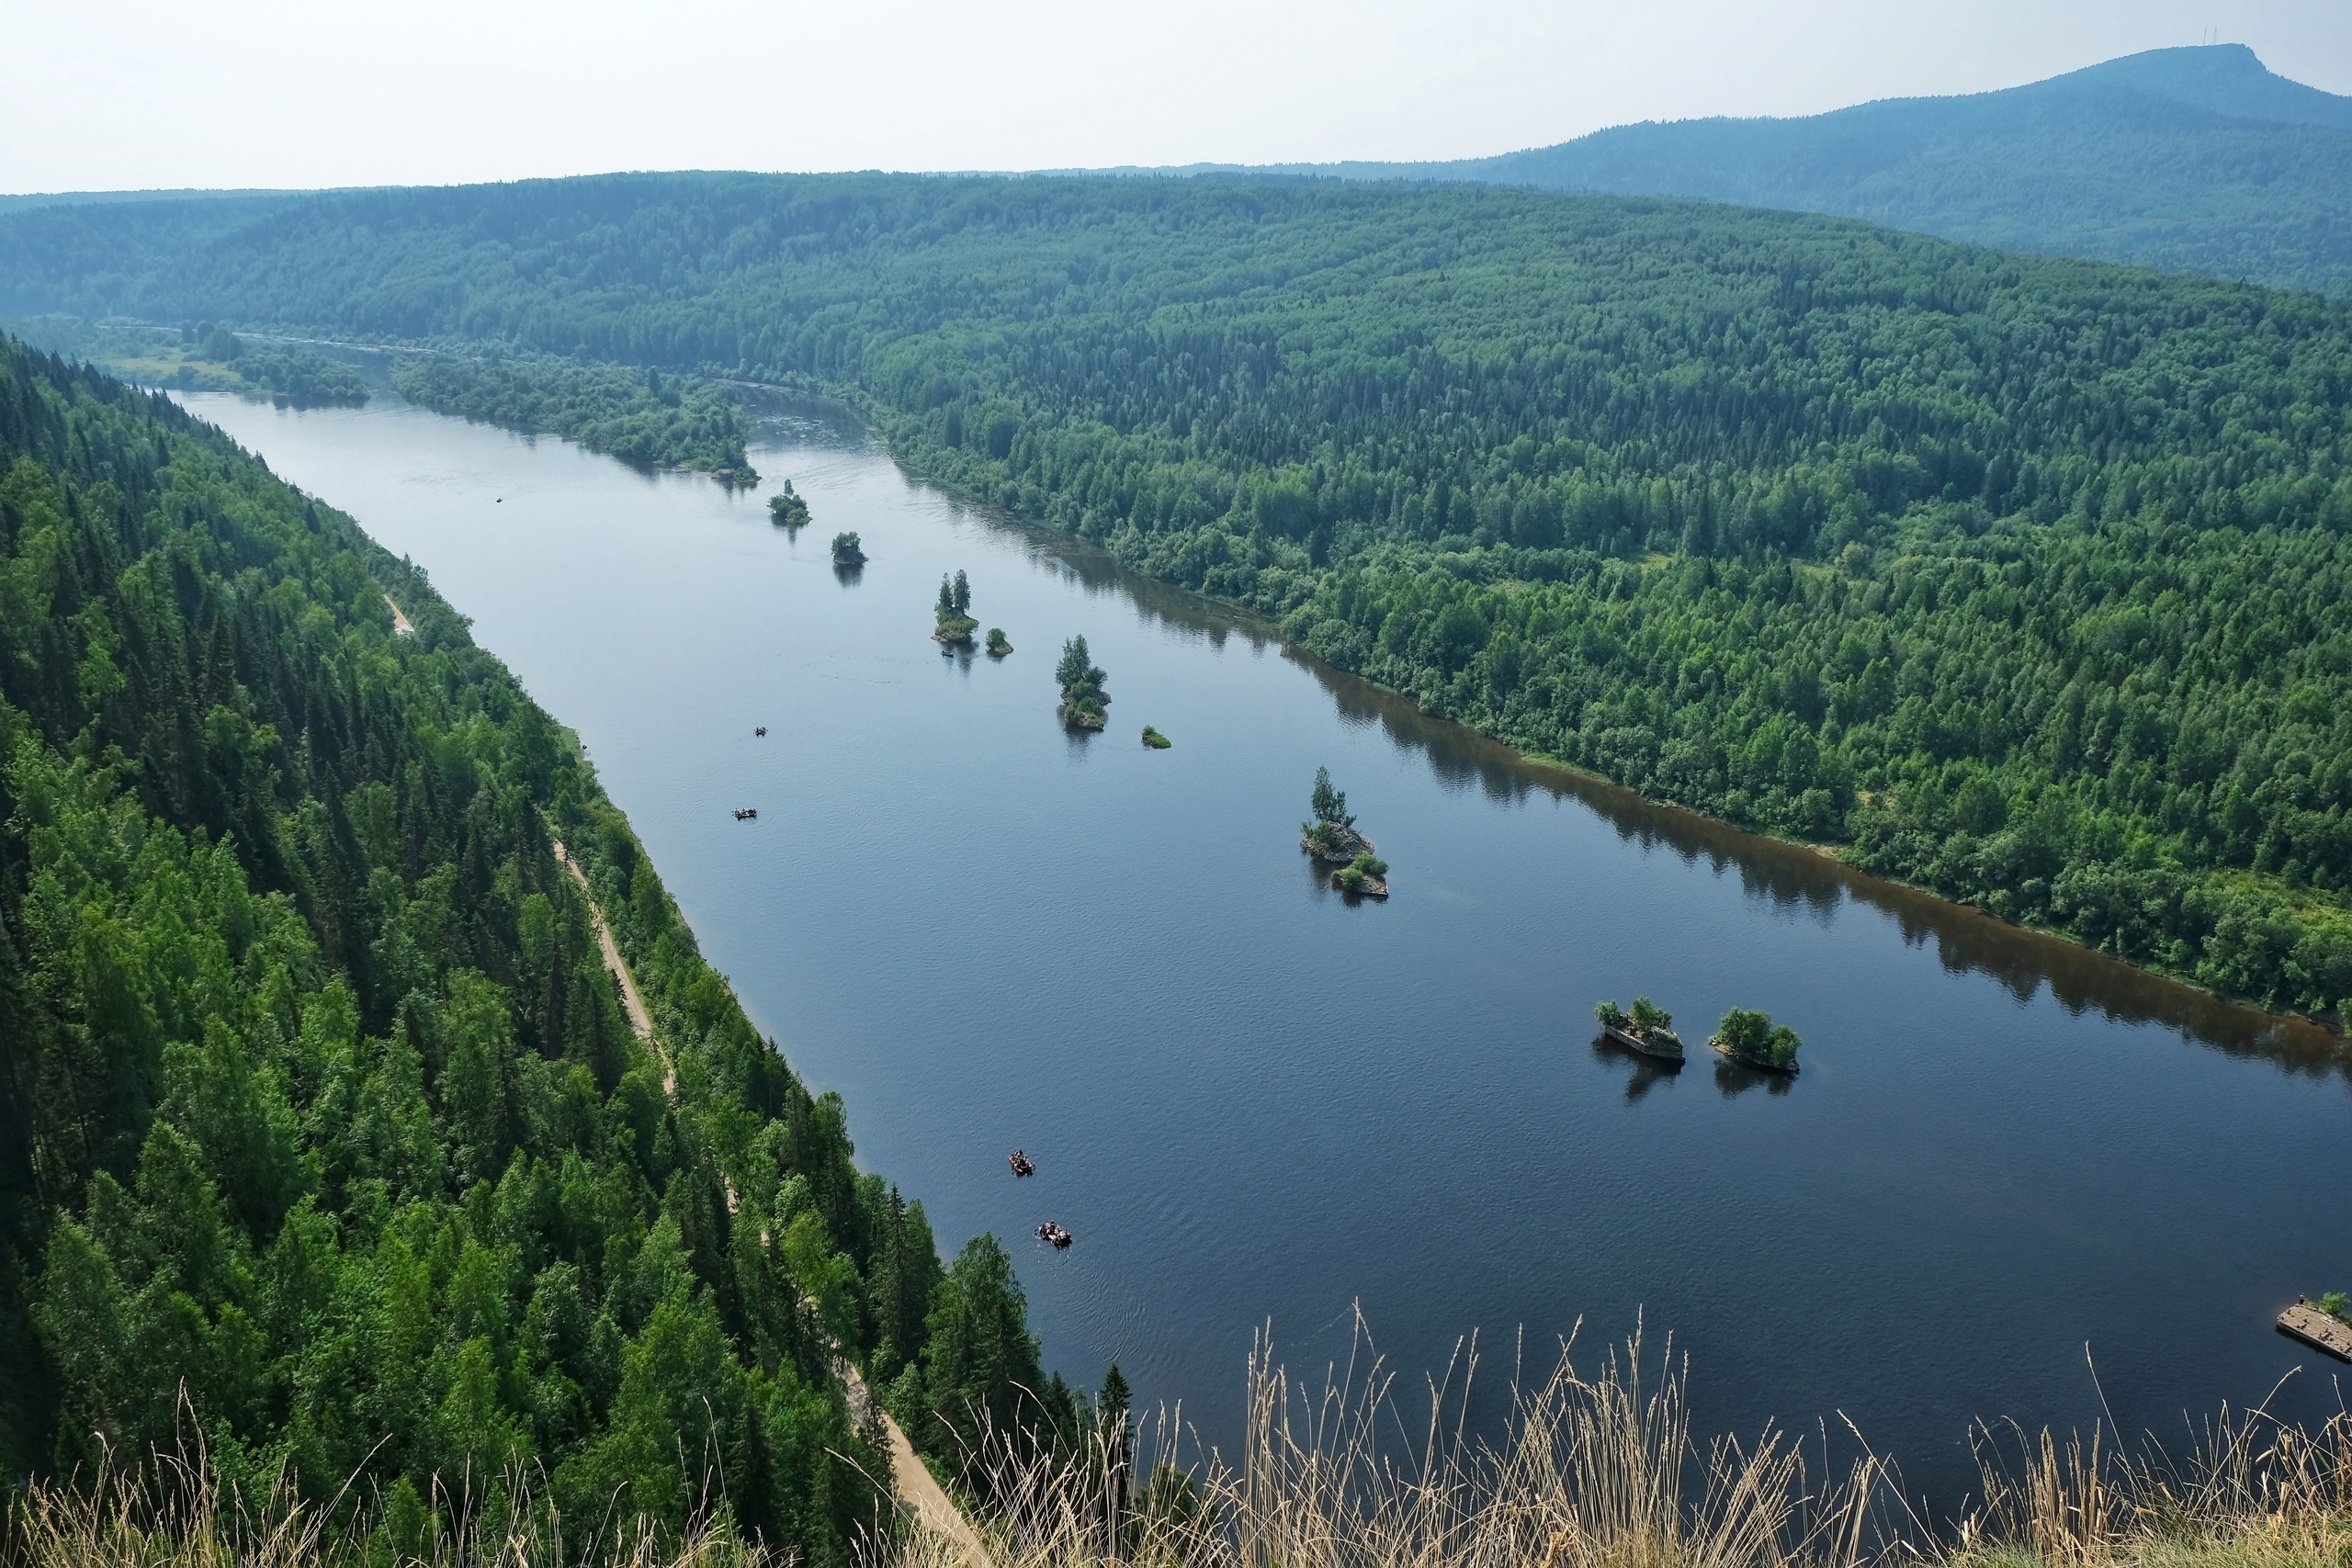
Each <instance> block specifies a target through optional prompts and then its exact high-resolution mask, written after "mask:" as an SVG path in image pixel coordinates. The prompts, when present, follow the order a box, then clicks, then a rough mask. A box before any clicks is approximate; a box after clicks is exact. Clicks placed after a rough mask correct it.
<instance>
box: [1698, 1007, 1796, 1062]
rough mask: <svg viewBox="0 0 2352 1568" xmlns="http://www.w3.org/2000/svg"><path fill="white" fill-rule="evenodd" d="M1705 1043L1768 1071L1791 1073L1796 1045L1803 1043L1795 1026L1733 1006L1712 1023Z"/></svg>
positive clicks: (1761, 1013) (1766, 1014) (1729, 1055)
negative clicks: (1711, 1029)
mask: <svg viewBox="0 0 2352 1568" xmlns="http://www.w3.org/2000/svg"><path fill="white" fill-rule="evenodd" d="M1707 1043H1708V1044H1709V1045H1712V1046H1713V1047H1714V1049H1715V1050H1716V1051H1718V1052H1720V1053H1721V1054H1722V1055H1725V1056H1728V1057H1730V1058H1731V1059H1732V1060H1733V1061H1735V1062H1740V1063H1744V1064H1746V1065H1747V1066H1751V1067H1761V1068H1763V1069H1764V1070H1765V1071H1766V1072H1768V1073H1794V1072H1795V1071H1796V1070H1797V1047H1798V1045H1800V1044H1801V1043H1802V1042H1801V1041H1799V1040H1798V1039H1797V1032H1796V1031H1795V1030H1793V1029H1791V1028H1790V1027H1789V1026H1788V1025H1787V1024H1785V1023H1781V1024H1775V1023H1774V1022H1773V1021H1772V1015H1771V1014H1770V1013H1766V1012H1757V1011H1754V1010H1751V1009H1748V1008H1734V1009H1732V1010H1730V1011H1729V1012H1727V1013H1725V1014H1724V1020H1723V1021H1722V1022H1721V1023H1719V1024H1717V1025H1715V1032H1714V1035H1713V1038H1711V1039H1710V1040H1708V1042H1707Z"/></svg>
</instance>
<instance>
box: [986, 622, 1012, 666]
mask: <svg viewBox="0 0 2352 1568" xmlns="http://www.w3.org/2000/svg"><path fill="white" fill-rule="evenodd" d="M1011 652H1012V644H1011V643H1010V642H1007V641H1006V640H1005V637H1004V628H1003V627H1002V626H990V627H989V638H988V655H989V658H990V659H1002V658H1003V657H1004V656H1005V655H1006V654H1008V653H1011Z"/></svg>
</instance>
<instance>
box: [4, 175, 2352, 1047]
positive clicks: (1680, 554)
mask: <svg viewBox="0 0 2352 1568" xmlns="http://www.w3.org/2000/svg"><path fill="white" fill-rule="evenodd" d="M0 297H5V299H6V302H7V303H9V304H12V305H14V306H15V307H16V308H18V309H41V310H81V311H85V312H89V313H101V312H105V311H120V312H127V313H135V314H143V315H146V316H149V317H151V318H153V319H157V320H174V319H178V318H180V317H183V316H192V315H198V314H220V315H233V316H234V317H235V319H238V320H241V321H254V322H260V323H281V324H288V325H291V324H304V325H310V326H314V327H322V326H332V327H333V328H334V330H336V331H337V332H341V333H373V334H378V335H380V336H384V337H387V338H392V337H401V336H410V337H424V336H429V335H434V334H450V333H455V334H463V335H469V336H472V337H476V338H481V339H486V340H493V341H502V342H513V343H517V344H523V345H525V346H527V347H531V348H535V349H538V350H542V351H547V352H557V353H566V354H581V355H588V356H592V357H598V358H605V359H609V360H613V361H616V362H624V363H630V364H636V365H640V366H642V365H655V366H660V367H671V368H687V369H694V370H698V371H701V372H703V373H707V374H726V375H730V376H744V377H751V378H768V379H778V380H786V381H794V382H798V383H802V384H808V385H815V386H821V387H825V388H829V389H834V390H837V391H841V392H843V393H845V394H847V395H849V396H851V397H853V398H855V399H857V400H860V401H861V402H862V403H863V404H864V406H865V407H866V408H867V409H868V410H869V411H870V412H872V413H873V414H874V416H875V417H876V420H877V422H878V423H880V424H881V426H882V427H883V429H884V430H886V431H887V432H888V434H889V436H890V438H891V439H892V441H893V442H894V444H895V445H896V446H897V448H898V449H899V451H900V452H901V453H902V454H903V455H904V456H906V457H908V458H909V459H910V461H911V462H913V463H914V464H916V465H917V466H919V467H921V468H923V469H925V470H926V471H928V472H930V473H932V474H933V475H935V476H937V477H939V478H940V479H944V480H945V481H946V482H949V483H951V484H954V485H956V486H958V487H960V488H962V489H964V490H966V491H970V492H972V493H975V494H977V495H979V496H981V497H984V498H986V499H988V500H990V501H993V502H999V503H1001V504H1003V505H1006V506H1008V507H1011V508H1013V509H1016V510H1018V511H1020V512H1022V513H1026V514H1028V515H1031V516H1034V517H1037V518H1040V519H1042V520H1044V521H1046V522H1050V523H1053V524H1057V525H1061V526H1063V527H1067V528H1069V529H1072V530H1074V531H1076V532H1079V533H1080V534H1083V535H1086V536H1089V537H1092V538H1096V539H1100V540H1102V541H1103V542H1104V543H1105V544H1106V545H1108V546H1109V547H1110V548H1112V549H1113V550H1114V551H1115V552H1116V553H1117V554H1118V555H1119V556H1120V557H1121V558H1124V559H1125V560H1127V561H1129V562H1131V563H1133V564H1135V565H1136V566H1138V567H1140V568H1142V569H1144V570H1148V571H1149V572H1151V573H1153V574H1155V575H1157V576H1159V577H1161V578H1164V579H1167V580H1169V581H1176V582H1180V583H1183V584H1185V585H1188V586H1191V587H1194V588H1198V589H1200V590H1202V591H1204V592H1208V593H1211V594H1215V595H1217V596H1219V597H1222V598H1225V599H1227V600H1230V601H1233V602H1235V603H1238V604H1244V605H1247V606H1250V607H1252V608H1254V609H1258V610H1261V611H1263V612H1265V613H1267V614H1269V615H1274V616H1277V617H1279V618H1281V620H1282V623H1283V626H1284V627H1285V629H1286V630H1287V631H1288V632H1289V633H1290V634H1291V635H1293V636H1294V637H1297V638H1299V639H1300V640H1301V641H1302V642H1304V643H1305V644H1306V646H1308V647H1310V648H1312V649H1316V650H1317V651H1318V652H1320V653H1322V654H1323V655H1325V656H1326V657H1328V658H1329V659H1331V660H1333V661H1335V662H1337V663H1339V664H1340V665H1342V666H1344V667H1347V668H1351V669H1355V670H1359V671H1363V672H1365V673H1367V674H1370V675H1372V676H1374V678H1375V679H1378V680H1381V681H1383V682H1386V683H1388V684H1390V685H1393V686H1395V687H1396V688H1397V689H1398V690H1401V691H1404V692H1407V693H1408V694H1412V695H1413V696H1415V697H1416V698H1417V699H1418V700H1419V701H1420V702H1421V703H1423V704H1424V705H1427V706H1429V707H1430V708H1431V709H1433V710H1434V711H1437V712H1439V713H1442V714H1445V715H1448V716H1454V717H1458V718H1462V719H1464V720H1465V721H1467V722H1470V723H1474V724H1476V725H1479V726H1481V727H1483V728H1487V729H1490V730H1492V731H1494V732H1496V733H1498V734H1500V735H1502V736H1504V737H1506V738H1508V739H1512V740H1514V741H1517V742H1518V743H1520V744H1521V745H1523V746H1527V747H1529V748H1531V749H1532V750H1538V751H1541V752H1544V753H1546V754H1549V755H1552V756H1555V757H1558V758H1561V759H1564V760H1566V761H1569V762H1571V763H1574V764H1576V765H1578V766H1582V767H1587V768H1590V769H1592V770H1594V771H1595V772H1598V773H1604V774H1606V775H1608V776H1610V777H1612V778H1616V779H1618V780H1621V781H1622V782H1624V783H1626V784H1632V785H1634V786H1635V787H1637V788H1640V789H1643V790H1645V791H1646V792H1648V793H1650V794H1652V795H1657V796H1659V797H1661V798H1664V799H1668V800H1673V801H1679V802H1681V803H1683V804H1687V805H1691V806H1694V807H1700V808H1702V809H1704V810H1707V811H1710V812H1713V813H1715V814H1718V815H1721V816H1724V817H1726V818H1730V819H1732V820H1735V821H1739V822H1744V823H1747V824H1750V825H1754V826H1757V827H1760V828H1764V829H1770V830H1774V831H1779V832H1783V833H1788V834H1794V835H1803V836H1805V837H1808V838H1813V839H1816V840H1835V841H1838V842H1841V843H1846V844H1849V845H1850V849H1849V853H1850V855H1851V856H1852V858H1854V859H1856V860H1857V861H1859V862H1860V863H1862V864H1865V865H1867V866H1870V867H1872V868H1874V869H1878V870H1881V871H1884V872H1887V873H1889V874H1895V875H1899V876H1904V877H1906V878H1910V879H1912V880H1915V881H1917V882H1920V883H1922V884H1924V885H1926V886H1930V887H1933V888H1935V889H1937V890H1938V891H1940V892H1943V893H1946V894H1948V895H1950V896H1952V897H1959V898H1963V899H1967V900H1970V901H1973V902H1979V903H1983V904H1985V905H1986V906H1987V907H1988V908H1993V909H1995V910H1996V911H1997V912H2000V913H2002V914H2005V915H2007V916H2009V917H2011V918H2015V919H2023V920H2030V921H2034V922H2037V923H2041V924H2046V925H2049V926H2051V927H2053V928H2055V929H2058V930H2062V931H2068V932H2071V933H2073V934H2075V935H2076V936H2078V937H2080V938H2082V939H2083V940H2085V941H2086V942H2092V943H2095V944H2097V945H2098V946H2100V947H2103V948H2105V949H2107V950H2108V951H2110V952H2114V953H2119V954H2121V955H2123V956H2125V957H2128V958H2130V959H2132V960H2133V961H2135V962H2139V963H2143V964H2151V965H2155V966H2158V967H2162V968H2165V969H2168V970H2170V971H2172V972H2175V973H2177V974H2181V975H2184V976H2188V977H2191V978H2194V979H2196V980H2199V982H2201V983H2204V984H2208V985H2211V986H2213V987H2216V988H2219V989H2222V990H2224V991H2226V992H2229V993H2231V994H2233V995H2238V996H2243V997H2247V998H2254V999H2256V1000H2259V1001H2263V1002H2267V1003H2269V1004H2272V1005H2276V1006H2285V1007H2297V1008H2303V1009H2310V1010H2321V1009H2327V1008H2332V1007H2334V1006H2335V1005H2336V1004H2337V1003H2339V1002H2340V1001H2342V1000H2343V999H2344V998H2346V996H2347V995H2352V921H2347V918H2346V889H2347V886H2352V829H2347V827H2346V807H2347V805H2352V801H2347V791H2352V729H2347V728H2346V727H2347V725H2352V718H2347V717H2346V715H2347V713H2352V704H2347V702H2346V697H2347V695H2352V693H2347V690H2346V687H2347V671H2352V637H2347V627H2346V622H2345V616H2346V613H2347V612H2346V609H2345V607H2344V606H2345V586H2346V581H2347V577H2348V576H2352V570H2348V569H2352V556H2348V555H2347V552H2352V467H2347V463H2346V459H2347V452H2346V439H2347V435H2352V432H2347V429H2346V424H2347V417H2348V407H2352V405H2348V403H2347V393H2352V311H2347V310H2346V307H2344V306H2341V305H2336V304H2331V303H2328V302H2326V301H2324V300H2321V299H2316V298H2313V297H2311V296H2306V295H2295V294H2284V293H2275V292H2269V291H2265V290H2262V289H2258V288H2249V287H2245V286H2239V285H2231V284H2223V283H2217V282H2212V281H2209V280H2205V279H2199V278H2192V277H2176V276H2158V275H2154V274H2149V273H2143V272H2138V271H2132V270H2129V269H2124V268H2120V267H2112V266H2106V265H2094V264H2085V263H2074V262H2063V261H2050V260H2036V259H2028V258H2021V257H2018V256H2013V255H2007V254H1999V253H1995V252H1988V251H1982V250H1972V249H1968V248H1964V247H1961V246H1955V245H1951V244H1948V243H1942V242H1938V241H1932V240H1928V239H1923V238H1918V237H1915V236H1910V235H1905V234H1899V233H1894V232H1891V231H1883V230H1873V229H1870V228H1867V227H1865V226H1862V225H1859V224H1854V223H1849V222H1842V221H1838V220H1826V219H1817V218H1809V217H1803V216H1798V215H1793V214H1779V213H1760V212H1747V211H1739V210H1735V209H1720V208H1703V207H1694V206H1685V205H1678V204H1674V203H1668V202H1655V201H1641V200H1631V199H1617V198H1605V197H1558V196H1546V195H1542V194H1536V193H1527V192H1520V191H1510V190H1501V189H1484V190H1480V189H1458V188H1456V189H1382V188H1377V187H1364V186H1330V185H1322V184H1316V183H1311V182H1299V183H1291V184H1279V183H1265V182H1246V181H1235V182H1218V181H1152V180H1134V181H1117V182H1109V181H1055V180H1035V181H1017V182H1008V181H989V180H956V179H916V178H896V177H881V176H840V177H821V178H819V177H810V178H782V177H764V176H749V175H694V176H688V175H679V176H650V175H649V176H613V177H604V178H595V179H584V180H573V181H560V182H541V183H532V184H526V185H520V186H497V187H477V188H466V189H444V190H414V191H395V192H374V193H355V194H349V195H339V196H323V197H316V198H312V199H309V200H304V201H300V202H291V203H288V202H277V203H242V204H241V203H237V202H232V201H229V200H222V201H220V202H213V203H204V204H179V205H175V206H156V207H150V208H145V209H141V208H134V207H107V208H81V209H59V210H56V211H51V212H35V213H29V214H25V215H22V216H19V217H17V218H14V219H10V220H6V221H5V222H0Z"/></svg>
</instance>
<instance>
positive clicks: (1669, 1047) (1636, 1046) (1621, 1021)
mask: <svg viewBox="0 0 2352 1568" xmlns="http://www.w3.org/2000/svg"><path fill="white" fill-rule="evenodd" d="M1592 1015H1593V1017H1595V1018H1596V1019H1599V1020H1600V1033H1601V1037H1602V1038H1603V1039H1605V1040H1612V1041H1614V1042H1616V1043H1618V1044H1620V1045H1623V1046H1624V1047H1625V1048H1626V1049H1628V1050H1632V1051H1638V1052H1640V1053H1641V1054H1642V1055H1645V1056H1656V1057H1657V1058H1659V1059H1660V1060H1662V1061H1668V1062H1679V1061H1680V1060H1682V1036H1680V1035H1679V1034H1677V1033H1676V1032H1674V1015H1673V1014H1672V1013H1669V1012H1668V1011H1667V1010H1665V1009H1664V1008H1662V1007H1660V1006H1658V1005H1657V1003H1656V1002H1654V1001H1652V1000H1650V999H1649V998H1647V997H1635V998H1634V1010H1633V1011H1631V1012H1627V1011H1625V1010H1623V1009H1622V1008H1620V1007H1618V1005H1617V1004H1616V1003H1615V1002H1613V1001H1610V1002H1602V1003H1601V1004H1600V1005H1599V1006H1598V1007H1596V1008H1594V1009H1593V1010H1592Z"/></svg>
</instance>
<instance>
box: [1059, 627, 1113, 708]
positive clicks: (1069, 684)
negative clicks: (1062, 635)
mask: <svg viewBox="0 0 2352 1568" xmlns="http://www.w3.org/2000/svg"><path fill="white" fill-rule="evenodd" d="M1054 679H1055V680H1057V681H1058V682H1061V688H1062V708H1061V719H1062V723H1063V725H1064V726H1066V727H1067V728H1071V729H1085V730H1097V729H1101V728H1103V726H1104V725H1105V724H1108V723H1109V722H1110V716H1109V715H1108V714H1105V713H1104V712H1103V705H1104V704H1106V703H1108V702H1109V701H1110V700H1111V694H1110V693H1108V692H1106V691H1104V690H1103V682H1104V681H1105V680H1107V679H1109V677H1107V676H1105V675H1104V674H1103V671H1100V670H1098V669H1096V668H1095V667H1094V656H1093V654H1091V653H1090V652H1088V651H1087V648H1086V638H1085V637H1084V636H1083V635H1080V636H1078V637H1072V638H1070V639H1069V641H1068V642H1066V643H1064V644H1062V660H1061V662H1060V663H1059V664H1057V665H1055V666H1054Z"/></svg>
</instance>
